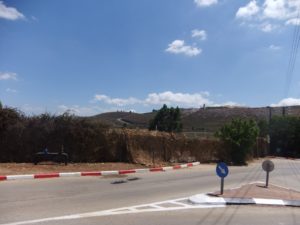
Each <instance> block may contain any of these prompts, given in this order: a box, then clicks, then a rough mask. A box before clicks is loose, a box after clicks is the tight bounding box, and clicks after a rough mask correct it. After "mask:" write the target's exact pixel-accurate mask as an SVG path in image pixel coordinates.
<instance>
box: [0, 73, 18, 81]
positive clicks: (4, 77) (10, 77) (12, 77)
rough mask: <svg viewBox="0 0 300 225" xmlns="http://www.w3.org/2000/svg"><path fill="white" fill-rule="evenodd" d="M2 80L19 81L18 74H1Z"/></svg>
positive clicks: (0, 78)
mask: <svg viewBox="0 0 300 225" xmlns="http://www.w3.org/2000/svg"><path fill="white" fill-rule="evenodd" d="M0 80H17V74H16V73H12V72H0Z"/></svg>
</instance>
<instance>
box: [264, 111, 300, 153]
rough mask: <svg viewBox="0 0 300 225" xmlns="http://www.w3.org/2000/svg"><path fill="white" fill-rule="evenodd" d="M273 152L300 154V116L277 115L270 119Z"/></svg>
mask: <svg viewBox="0 0 300 225" xmlns="http://www.w3.org/2000/svg"><path fill="white" fill-rule="evenodd" d="M270 138H271V146H270V147H271V153H273V154H277V155H281V156H289V157H295V156H297V155H300V147H299V146H300V118H299V117H293V116H275V117H273V118H272V119H271V121H270Z"/></svg>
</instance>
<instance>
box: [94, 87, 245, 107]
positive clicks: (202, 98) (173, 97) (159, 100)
mask: <svg viewBox="0 0 300 225" xmlns="http://www.w3.org/2000/svg"><path fill="white" fill-rule="evenodd" d="M93 101H94V102H102V103H106V104H110V105H116V106H127V105H143V106H155V105H156V106H161V105H163V104H167V105H171V106H179V107H196V108H198V107H199V106H201V105H203V104H206V105H211V106H221V105H234V106H235V105H239V104H237V103H234V102H226V103H224V104H217V103H214V102H213V101H212V100H211V99H210V94H209V93H208V92H201V93H193V94H190V93H180V92H179V93H173V92H171V91H165V92H161V93H150V94H148V96H147V97H146V98H145V99H138V98H133V97H130V98H111V97H108V96H107V95H98V94H97V95H95V96H94V99H93ZM120 103H121V104H120Z"/></svg>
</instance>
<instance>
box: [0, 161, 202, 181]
mask: <svg viewBox="0 0 300 225" xmlns="http://www.w3.org/2000/svg"><path fill="white" fill-rule="evenodd" d="M198 165H200V162H193V163H187V164H181V165H176V166H168V167H156V168H146V169H132V170H112V171H89V172H65V173H45V174H24V175H7V176H0V181H5V180H27V179H41V178H57V177H82V176H107V175H122V174H131V173H148V172H165V171H169V170H176V169H182V168H188V167H192V166H198Z"/></svg>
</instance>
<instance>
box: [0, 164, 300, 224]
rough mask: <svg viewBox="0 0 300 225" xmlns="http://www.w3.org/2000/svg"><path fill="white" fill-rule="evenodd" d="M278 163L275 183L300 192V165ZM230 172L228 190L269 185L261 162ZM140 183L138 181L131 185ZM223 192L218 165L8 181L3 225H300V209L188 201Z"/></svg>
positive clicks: (2, 186) (0, 186) (2, 187)
mask: <svg viewBox="0 0 300 225" xmlns="http://www.w3.org/2000/svg"><path fill="white" fill-rule="evenodd" d="M273 161H274V163H275V170H274V171H273V172H272V173H271V174H270V183H272V184H276V185H280V186H284V187H288V188H292V189H295V190H300V161H295V160H285V159H274V160H273ZM229 170H230V172H229V175H228V177H226V179H225V189H226V188H233V187H237V186H240V185H243V184H246V183H249V182H255V181H264V180H265V173H264V172H263V170H262V168H261V161H258V162H255V163H252V164H251V165H249V166H247V167H229ZM135 177H136V178H138V179H136V180H132V181H128V178H135ZM115 181H117V182H116V184H112V183H114V182H115ZM119 181H126V182H125V183H119ZM218 189H219V178H218V177H217V176H216V174H215V165H200V166H197V167H191V168H188V169H182V170H175V171H168V172H157V173H145V174H133V175H129V176H123V177H110V178H100V177H76V178H57V179H55V178H54V179H44V180H43V179H38V180H15V181H3V182H0V193H1V198H0V215H1V216H0V225H2V224H10V225H18V224H37V225H39V224H49V225H53V224H101V225H103V224H112V225H113V224H144V225H147V224H149V225H153V224H161V225H168V224H195V225H196V224H197V225H201V224H205V225H207V224H214V225H216V224H249V225H250V224H251V225H252V224H272V225H273V224H278V225H283V224H300V222H299V221H300V209H299V208H292V207H266V206H226V207H218V208H203V207H198V208H197V207H195V205H191V204H189V203H188V202H187V201H186V198H187V197H189V196H191V195H194V194H199V193H207V192H212V191H216V190H218ZM158 202H160V204H158ZM161 202H163V203H161Z"/></svg>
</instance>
